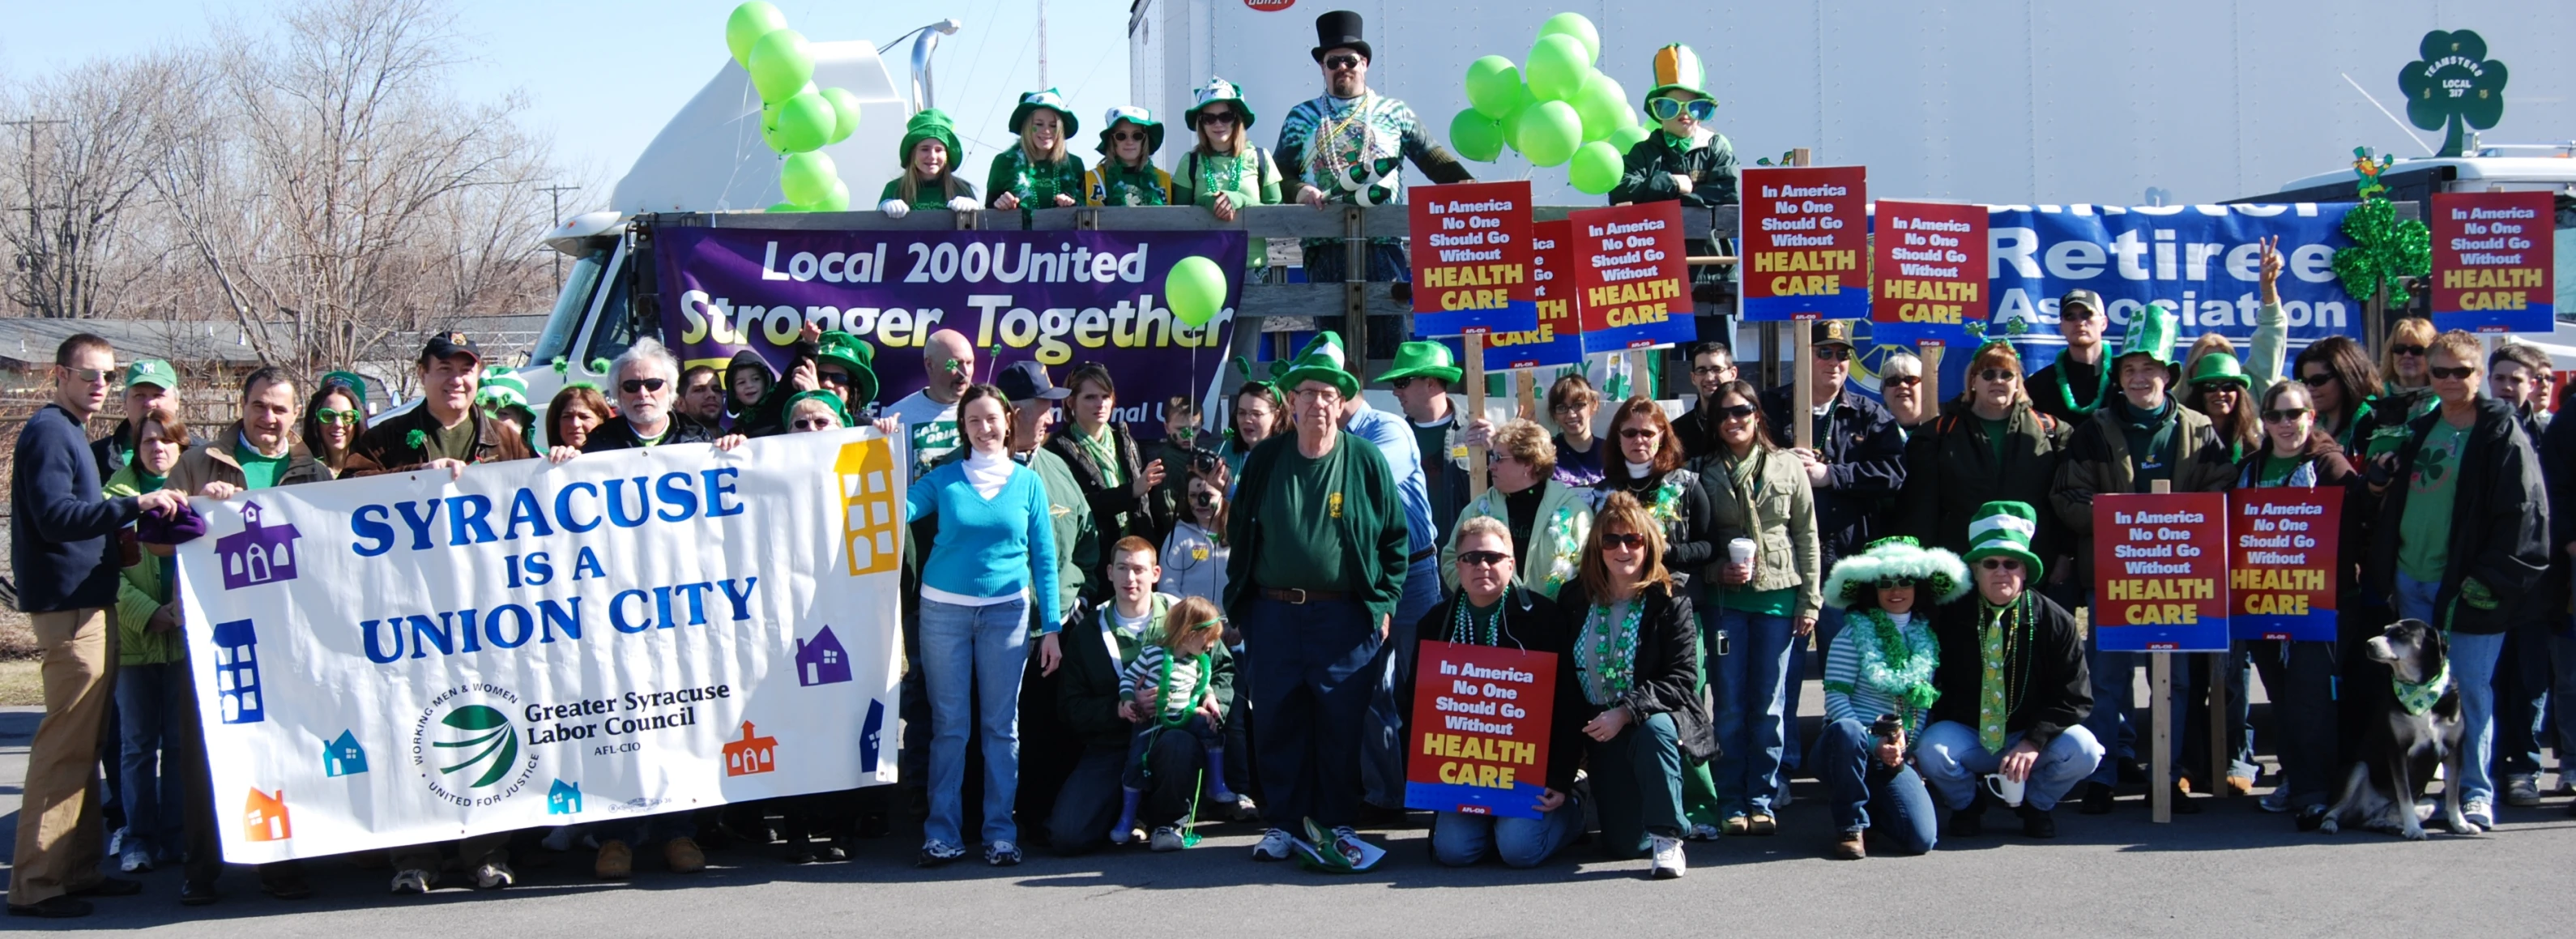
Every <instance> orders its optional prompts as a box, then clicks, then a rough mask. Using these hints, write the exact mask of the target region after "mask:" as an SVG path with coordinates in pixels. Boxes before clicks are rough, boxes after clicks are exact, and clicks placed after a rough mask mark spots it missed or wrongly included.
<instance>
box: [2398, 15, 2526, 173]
mask: <svg viewBox="0 0 2576 939" xmlns="http://www.w3.org/2000/svg"><path fill="white" fill-rule="evenodd" d="M2416 55H2418V56H2420V57H2421V58H2419V59H2418V60H2416V61H2413V62H2408V63H2406V67H2405V68H2404V69H2401V70H2399V71H2398V73H2397V87H2398V88H2399V89H2400V90H2403V91H2404V92H2406V119H2407V120H2408V121H2410V122H2413V123H2414V125H2415V126H2417V127H2421V128H2423V129H2425V130H2440V131H2446V134H2445V135H2444V136H2443V138H2442V152H2441V154H2440V155H2441V156H2446V157H2455V156H2460V155H2461V152H2460V151H2461V147H2462V144H2463V143H2464V140H2463V137H2464V136H2465V135H2464V134H2463V133H2462V132H2461V131H2462V129H2463V128H2476V129H2478V130H2486V129H2488V128H2491V127H2494V126H2495V125H2496V121H2498V120H2502V119H2503V118H2504V82H2505V67H2504V63H2502V62H2490V61H2487V41H2486V40H2485V39H2483V38H2480V37H2479V36H2478V34H2477V33H2475V32H2472V31H2470V30H2465V29H2463V30H2459V31H2456V32H2446V31H2443V30H2439V29H2437V30H2434V31H2432V32H2429V33H2425V34H2424V43H2423V45H2422V46H2420V47H2418V48H2417V49H2416Z"/></svg>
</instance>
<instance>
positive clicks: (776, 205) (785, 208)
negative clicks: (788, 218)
mask: <svg viewBox="0 0 2576 939" xmlns="http://www.w3.org/2000/svg"><path fill="white" fill-rule="evenodd" d="M767 211H771V212H802V211H805V207H804V206H801V205H797V204H796V203H793V202H772V203H770V204H769V208H768V210H767Z"/></svg>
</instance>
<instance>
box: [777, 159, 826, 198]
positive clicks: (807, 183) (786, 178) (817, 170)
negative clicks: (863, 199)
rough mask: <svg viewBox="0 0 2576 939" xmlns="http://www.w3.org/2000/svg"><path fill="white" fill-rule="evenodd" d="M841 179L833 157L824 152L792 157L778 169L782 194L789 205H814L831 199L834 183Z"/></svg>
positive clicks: (779, 187)
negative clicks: (825, 154) (833, 163)
mask: <svg viewBox="0 0 2576 939" xmlns="http://www.w3.org/2000/svg"><path fill="white" fill-rule="evenodd" d="M840 178H841V174H840V171H839V170H838V169H836V168H835V167H833V166H832V158H831V157H828V156H824V155H822V154H820V153H798V154H792V155H790V156H789V157H788V158H787V161H786V162H785V163H782V164H780V165H779V167H778V191H779V192H780V193H783V194H785V195H786V196H787V201H789V202H793V203H796V204H797V205H813V204H815V203H818V202H821V201H823V200H824V199H825V198H827V197H829V196H831V194H832V184H833V183H836V182H839V181H840Z"/></svg>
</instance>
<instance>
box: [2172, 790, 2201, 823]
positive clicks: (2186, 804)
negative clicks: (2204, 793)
mask: <svg viewBox="0 0 2576 939" xmlns="http://www.w3.org/2000/svg"><path fill="white" fill-rule="evenodd" d="M2173 813H2174V814H2176V815H2198V814H2200V802H2199V801H2198V800H2195V799H2193V798H2192V797H2191V790H2189V789H2185V788H2183V787H2182V785H2181V784H2179V783H2177V784H2175V785H2174V791H2173Z"/></svg>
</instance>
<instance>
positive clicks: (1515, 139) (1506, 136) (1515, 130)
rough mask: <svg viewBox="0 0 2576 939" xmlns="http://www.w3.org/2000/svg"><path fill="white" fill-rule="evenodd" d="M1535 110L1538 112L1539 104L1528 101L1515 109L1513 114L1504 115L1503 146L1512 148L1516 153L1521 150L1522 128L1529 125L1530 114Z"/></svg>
mask: <svg viewBox="0 0 2576 939" xmlns="http://www.w3.org/2000/svg"><path fill="white" fill-rule="evenodd" d="M1535 110H1538V102H1536V101H1527V102H1523V103H1522V104H1521V106H1520V107H1517V108H1513V109H1512V113H1510V114H1506V115H1503V144H1504V145H1505V146H1508V147H1510V148H1512V149H1513V150H1514V151H1518V150H1520V148H1521V127H1522V126H1523V125H1526V124H1528V123H1529V116H1530V112H1532V111H1535Z"/></svg>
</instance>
